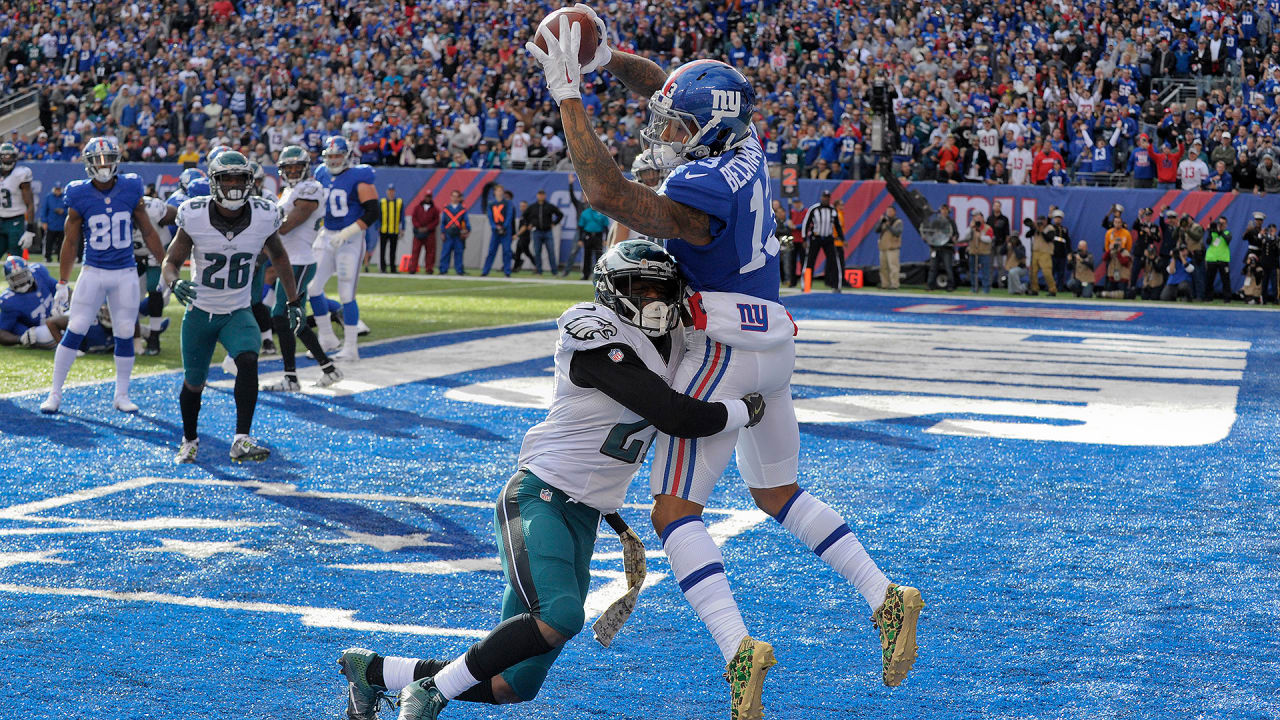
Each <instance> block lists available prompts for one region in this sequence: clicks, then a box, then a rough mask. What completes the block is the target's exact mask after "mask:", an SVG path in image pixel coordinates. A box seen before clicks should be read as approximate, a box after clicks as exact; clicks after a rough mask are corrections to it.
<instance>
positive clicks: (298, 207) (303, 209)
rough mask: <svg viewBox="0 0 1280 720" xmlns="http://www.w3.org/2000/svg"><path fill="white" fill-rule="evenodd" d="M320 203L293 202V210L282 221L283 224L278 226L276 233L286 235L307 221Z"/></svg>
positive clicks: (310, 201)
mask: <svg viewBox="0 0 1280 720" xmlns="http://www.w3.org/2000/svg"><path fill="white" fill-rule="evenodd" d="M319 206H320V203H318V202H316V201H315V200H294V201H293V209H292V210H290V211H289V216H288V217H286V218H285V219H284V223H282V224H281V225H280V229H279V230H277V231H276V232H277V233H279V234H281V235H288V234H289V233H291V232H293V229H294V228H296V227H298V226H299V225H301V224H302V223H304V222H306V221H307V218H309V217H311V213H313V212H315V211H316V208H317V207H319Z"/></svg>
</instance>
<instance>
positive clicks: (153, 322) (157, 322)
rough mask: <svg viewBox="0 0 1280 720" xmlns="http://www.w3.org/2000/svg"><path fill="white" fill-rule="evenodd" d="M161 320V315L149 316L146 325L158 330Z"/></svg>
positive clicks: (162, 320)
mask: <svg viewBox="0 0 1280 720" xmlns="http://www.w3.org/2000/svg"><path fill="white" fill-rule="evenodd" d="M163 322H164V317H163V316H160V317H153V318H151V320H150V321H149V322H148V323H147V325H148V327H150V328H151V330H153V331H155V330H159V329H160V325H161V324H162V323H163Z"/></svg>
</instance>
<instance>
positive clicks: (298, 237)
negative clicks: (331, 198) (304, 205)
mask: <svg viewBox="0 0 1280 720" xmlns="http://www.w3.org/2000/svg"><path fill="white" fill-rule="evenodd" d="M327 194H328V190H326V189H325V187H324V186H323V185H321V184H320V183H319V182H316V181H315V180H312V179H310V178H308V179H306V180H303V181H302V182H300V183H298V184H297V185H294V186H293V187H290V188H285V191H284V194H282V195H281V196H280V217H281V218H287V217H289V213H292V212H293V206H294V203H296V202H297V201H299V200H310V201H312V202H314V203H315V204H316V209H315V210H313V211H312V212H311V217H309V218H307V219H306V221H304V222H303V223H302V224H301V225H299V226H297V227H295V228H294V229H292V230H290V231H289V232H288V233H286V234H284V235H281V236H280V239H281V240H283V241H284V249H285V250H286V251H287V252H288V253H289V261H290V262H292V263H293V264H294V265H295V266H297V265H314V264H315V262H316V256H315V251H314V250H313V249H312V248H311V246H312V245H313V244H314V243H315V241H316V235H317V234H319V232H320V228H321V227H323V226H324V208H325V206H324V201H325V198H326V196H327Z"/></svg>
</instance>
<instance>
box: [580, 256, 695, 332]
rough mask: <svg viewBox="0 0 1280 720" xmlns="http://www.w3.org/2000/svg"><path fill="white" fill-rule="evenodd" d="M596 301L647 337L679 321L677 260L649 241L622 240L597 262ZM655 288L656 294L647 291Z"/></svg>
mask: <svg viewBox="0 0 1280 720" xmlns="http://www.w3.org/2000/svg"><path fill="white" fill-rule="evenodd" d="M595 274H596V302H598V303H600V304H601V305H604V306H605V307H607V308H609V309H610V310H612V311H613V312H614V313H615V314H617V316H618V319H619V320H621V321H622V322H624V323H627V324H628V325H632V326H634V327H637V328H639V329H640V331H641V332H643V333H644V334H645V335H648V336H650V337H662V336H663V335H666V334H667V333H669V332H671V331H672V330H675V329H676V327H677V326H678V325H679V324H680V303H681V301H683V300H684V282H683V281H682V280H681V279H680V271H679V268H678V267H677V265H676V259H675V258H674V257H672V256H671V255H670V254H669V253H667V251H666V250H663V249H662V246H661V245H658V244H657V243H653V242H649V241H648V240H624V241H623V242H620V243H618V244H617V245H614V246H613V247H612V248H610V249H609V251H608V252H606V253H605V254H604V255H603V256H601V258H600V259H599V260H598V261H597V262H596V269H595ZM655 290H656V293H655V294H649V293H652V292H654V291H655Z"/></svg>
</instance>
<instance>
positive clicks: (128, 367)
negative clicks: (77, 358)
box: [54, 340, 134, 397]
mask: <svg viewBox="0 0 1280 720" xmlns="http://www.w3.org/2000/svg"><path fill="white" fill-rule="evenodd" d="M129 342H133V340H130V341H129ZM133 359H134V358H133V356H132V355H117V356H116V397H129V375H131V374H132V373H133ZM54 362H55V363H56V362H57V360H56V359H55V360H54Z"/></svg>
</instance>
